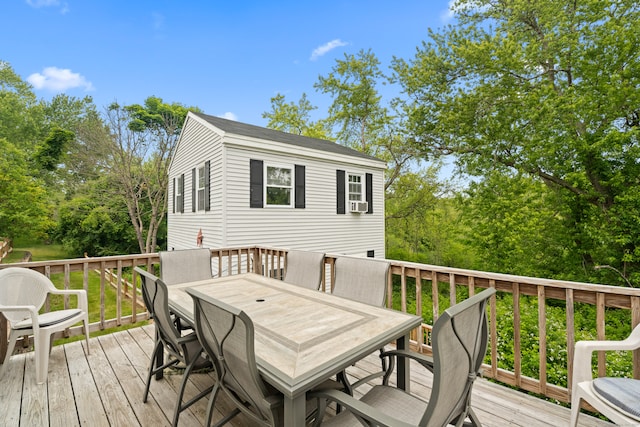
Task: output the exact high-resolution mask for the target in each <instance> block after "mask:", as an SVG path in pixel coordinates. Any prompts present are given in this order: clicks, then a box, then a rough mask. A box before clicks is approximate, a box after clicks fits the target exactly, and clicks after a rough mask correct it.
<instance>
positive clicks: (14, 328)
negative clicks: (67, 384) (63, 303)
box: [0, 267, 89, 384]
mask: <svg viewBox="0 0 640 427" xmlns="http://www.w3.org/2000/svg"><path fill="white" fill-rule="evenodd" d="M48 295H65V296H66V295H76V296H77V308H69V309H64V310H56V311H50V312H48V313H42V314H40V313H39V311H40V309H41V308H42V306H43V305H44V303H45V301H46V299H47V296H48ZM88 307H89V305H88V303H87V292H86V291H84V290H71V289H70V290H62V289H57V288H56V287H55V286H54V284H53V283H52V282H51V280H49V278H48V277H47V276H45V275H43V274H40V273H38V272H37V271H34V270H30V269H28V268H18V267H10V268H6V269H4V270H0V312H2V314H4V316H5V317H6V318H7V320H8V321H9V324H10V325H11V332H10V335H9V347H8V348H7V355H6V356H5V359H4V363H3V364H2V371H1V372H0V376H1V375H2V374H4V370H5V369H6V368H7V365H8V364H9V359H10V357H11V354H12V353H13V349H14V347H15V345H16V340H17V338H18V337H20V336H26V335H32V334H33V346H34V350H35V357H36V382H37V383H38V384H42V383H44V382H45V381H46V380H47V373H48V368H49V353H50V351H51V345H52V344H53V342H52V340H51V336H52V335H53V334H54V333H56V332H59V331H64V330H65V329H67V328H68V327H70V326H72V325H74V324H76V323H78V322H83V324H84V336H85V340H86V342H87V353H88V352H89V315H88Z"/></svg>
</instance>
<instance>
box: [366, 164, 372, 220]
mask: <svg viewBox="0 0 640 427" xmlns="http://www.w3.org/2000/svg"><path fill="white" fill-rule="evenodd" d="M364 177H365V179H364V180H365V182H366V185H367V189H366V191H367V193H366V197H367V205H368V208H367V213H368V214H370V213H373V175H372V174H370V173H367V174H365V175H364Z"/></svg>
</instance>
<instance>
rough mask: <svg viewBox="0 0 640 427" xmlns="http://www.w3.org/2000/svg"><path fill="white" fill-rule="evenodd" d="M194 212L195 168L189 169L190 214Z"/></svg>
mask: <svg viewBox="0 0 640 427" xmlns="http://www.w3.org/2000/svg"><path fill="white" fill-rule="evenodd" d="M195 211H196V168H193V169H191V212H195Z"/></svg>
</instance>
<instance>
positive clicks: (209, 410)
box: [204, 380, 220, 427]
mask: <svg viewBox="0 0 640 427" xmlns="http://www.w3.org/2000/svg"><path fill="white" fill-rule="evenodd" d="M218 390H220V388H219V387H218V381H217V380H216V384H215V385H214V386H213V390H212V391H211V396H210V397H209V404H208V405H207V422H206V423H205V424H204V425H205V427H209V426H210V425H211V419H212V418H213V407H214V406H215V403H216V397H217V396H218Z"/></svg>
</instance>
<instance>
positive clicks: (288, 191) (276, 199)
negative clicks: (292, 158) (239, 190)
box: [249, 159, 306, 209]
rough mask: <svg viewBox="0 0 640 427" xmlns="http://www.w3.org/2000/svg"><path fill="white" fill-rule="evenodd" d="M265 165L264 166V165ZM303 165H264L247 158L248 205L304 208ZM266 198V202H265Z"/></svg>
mask: <svg viewBox="0 0 640 427" xmlns="http://www.w3.org/2000/svg"><path fill="white" fill-rule="evenodd" d="M265 166H266V167H265ZM305 174H306V168H305V166H304V165H294V166H293V167H292V166H290V165H289V166H285V165H273V164H271V165H269V164H267V165H265V163H264V162H263V161H262V160H258V159H250V160H249V206H250V207H252V208H263V207H265V206H283V207H294V208H296V209H304V208H305V206H306V195H305V182H306V179H305ZM265 200H266V203H265Z"/></svg>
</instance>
